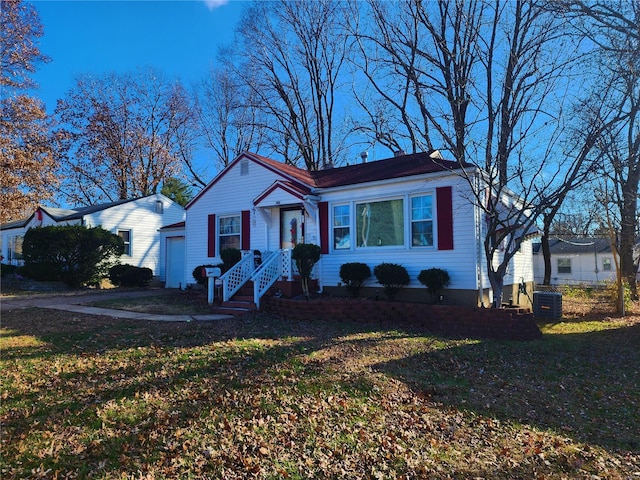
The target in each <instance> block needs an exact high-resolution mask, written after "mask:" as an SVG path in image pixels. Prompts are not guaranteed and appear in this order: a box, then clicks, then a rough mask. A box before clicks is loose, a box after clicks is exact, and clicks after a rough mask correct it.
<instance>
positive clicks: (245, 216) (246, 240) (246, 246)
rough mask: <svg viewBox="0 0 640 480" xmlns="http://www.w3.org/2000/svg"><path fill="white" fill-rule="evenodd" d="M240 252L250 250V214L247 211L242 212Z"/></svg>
mask: <svg viewBox="0 0 640 480" xmlns="http://www.w3.org/2000/svg"><path fill="white" fill-rule="evenodd" d="M241 235H242V237H241V240H240V243H241V245H242V248H241V249H242V250H250V249H251V212H250V211H249V210H242V231H241Z"/></svg>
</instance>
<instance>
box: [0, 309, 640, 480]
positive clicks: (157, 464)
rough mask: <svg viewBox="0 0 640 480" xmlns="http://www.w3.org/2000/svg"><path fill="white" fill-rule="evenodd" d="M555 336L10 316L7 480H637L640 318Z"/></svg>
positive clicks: (5, 325)
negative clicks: (517, 338) (503, 338)
mask: <svg viewBox="0 0 640 480" xmlns="http://www.w3.org/2000/svg"><path fill="white" fill-rule="evenodd" d="M543 332H544V336H543V339H542V340H539V341H534V342H522V343H520V342H499V341H487V340H483V341H478V340H461V339H447V338H440V337H435V336H432V335H430V334H428V333H427V332H424V331H422V330H421V329H420V328H419V327H417V326H414V325H409V324H402V325H380V324H376V325H374V324H370V323H355V324H349V325H347V324H340V323H330V322H329V323H318V322H287V321H281V320H277V321H276V320H273V319H271V318H268V317H266V316H261V315H259V316H256V317H245V318H241V319H233V320H224V321H217V322H190V323H166V322H144V321H128V320H116V319H111V318H106V317H92V316H84V315H79V314H72V313H68V312H60V311H52V310H41V309H30V310H26V311H15V312H9V313H5V314H3V316H2V330H1V333H2V336H1V337H0V347H1V348H2V353H1V359H0V370H1V372H2V374H1V376H0V378H1V381H2V390H1V396H2V402H1V403H0V420H1V421H2V458H1V460H0V468H1V470H0V477H2V478H3V479H10V478H13V479H23V478H101V479H107V478H132V479H140V478H143V479H170V478H181V479H183V478H187V479H188V478H194V479H196V478H225V479H229V478H272V479H277V478H353V479H355V478H430V479H446V478H457V479H460V478H491V479H495V478H504V479H507V478H509V479H512V478H523V479H524V478H547V479H549V478H552V479H561V478H570V479H574V478H611V479H617V478H640V454H639V451H640V433H639V432H640V373H639V372H640V368H639V365H640V348H639V347H640V317H632V318H627V319H625V320H624V321H620V320H589V321H583V322H579V321H576V322H570V323H558V324H548V325H544V326H543Z"/></svg>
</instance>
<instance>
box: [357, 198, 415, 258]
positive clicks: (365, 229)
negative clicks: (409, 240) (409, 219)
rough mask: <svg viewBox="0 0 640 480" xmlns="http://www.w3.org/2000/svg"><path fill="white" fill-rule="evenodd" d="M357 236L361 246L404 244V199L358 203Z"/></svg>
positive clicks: (358, 244) (358, 243)
mask: <svg viewBox="0 0 640 480" xmlns="http://www.w3.org/2000/svg"><path fill="white" fill-rule="evenodd" d="M355 236H356V239H357V241H356V245H357V246H358V247H361V248H368V247H385V246H390V245H395V246H398V245H404V207H403V201H402V200H401V199H398V200H386V201H382V202H368V203H359V204H356V232H355Z"/></svg>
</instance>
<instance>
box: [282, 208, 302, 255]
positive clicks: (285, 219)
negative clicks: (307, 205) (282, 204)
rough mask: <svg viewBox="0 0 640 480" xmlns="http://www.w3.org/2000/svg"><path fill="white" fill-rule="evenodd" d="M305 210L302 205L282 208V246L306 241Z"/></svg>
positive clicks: (290, 245)
mask: <svg viewBox="0 0 640 480" xmlns="http://www.w3.org/2000/svg"><path fill="white" fill-rule="evenodd" d="M304 233H305V232H304V212H303V210H302V209H301V208H300V207H291V208H281V209H280V248H283V249H288V248H293V247H295V246H296V245H297V244H298V243H304Z"/></svg>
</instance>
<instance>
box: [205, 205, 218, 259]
mask: <svg viewBox="0 0 640 480" xmlns="http://www.w3.org/2000/svg"><path fill="white" fill-rule="evenodd" d="M207 227H208V228H207V256H208V257H215V256H216V216H215V214H211V215H209V217H208V218H207Z"/></svg>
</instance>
